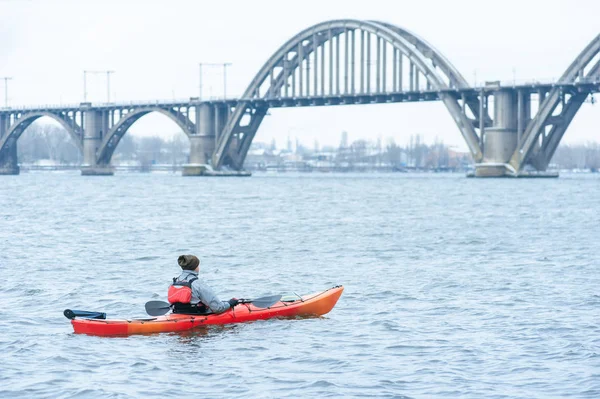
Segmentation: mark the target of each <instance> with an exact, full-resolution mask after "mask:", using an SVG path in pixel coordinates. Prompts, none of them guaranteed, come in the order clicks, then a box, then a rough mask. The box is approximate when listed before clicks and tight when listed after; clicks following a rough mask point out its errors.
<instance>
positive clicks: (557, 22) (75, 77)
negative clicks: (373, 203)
mask: <svg viewBox="0 0 600 399" xmlns="http://www.w3.org/2000/svg"><path fill="white" fill-rule="evenodd" d="M599 16H600V1H598V0H578V1H575V0H571V1H553V0H531V1H524V0H519V1H514V0H503V1H483V0H452V1H433V0H428V1H416V0H413V1H392V0H389V1H377V0H369V1H324V0H320V1H312V0H302V1H293V2H292V1H282V0H279V1H258V0H255V1H234V0H229V1H197V0H196V1H191V0H190V1H187V0H168V1H166V0H144V1H142V0H137V1H136V0H102V1H100V0H78V1H65V0H62V1H59V0H44V1H42V0H29V1H28V0H0V42H1V43H2V46H1V49H2V50H1V51H2V55H1V56H0V77H2V76H10V77H12V78H13V80H11V81H10V82H9V103H10V105H14V106H16V105H34V104H58V103H63V104H70V103H79V102H80V101H82V99H83V70H106V69H110V70H114V71H115V73H114V74H113V75H112V76H111V86H112V87H111V100H116V101H130V100H156V99H172V98H189V97H190V96H197V93H198V83H199V82H198V75H199V73H198V63H199V62H217V63H220V62H231V63H232V65H231V67H229V69H228V72H227V79H228V94H232V95H233V94H237V95H240V94H241V93H242V92H243V91H244V90H245V88H246V86H247V85H248V84H249V82H250V81H251V80H252V78H253V76H254V74H255V73H256V72H257V71H258V70H259V69H260V67H261V66H262V65H263V63H264V62H265V61H266V60H267V59H268V58H269V57H270V56H271V54H272V53H273V52H275V51H276V50H277V49H278V48H279V46H281V45H282V44H283V43H284V42H285V41H287V40H288V39H289V38H290V37H291V36H293V35H295V34H296V33H298V32H299V31H301V30H303V29H305V28H307V27H309V26H311V25H314V24H316V23H318V22H322V21H326V20H330V19H340V18H355V19H375V20H381V21H386V22H390V23H393V24H396V25H399V26H401V27H404V28H407V29H409V30H411V31H413V32H414V33H416V34H417V35H419V36H421V37H422V38H424V39H425V40H427V41H428V42H429V43H431V44H432V45H433V46H435V47H436V48H437V49H438V50H440V51H441V52H442V53H443V54H444V55H445V56H446V57H447V58H448V59H449V60H450V61H451V62H452V63H453V64H454V65H455V66H456V68H457V69H458V70H459V71H460V72H461V73H462V74H463V76H464V77H465V78H466V79H467V80H468V81H469V83H471V84H472V83H473V82H474V81H475V79H476V80H477V81H478V82H482V81H486V80H512V79H513V78H516V80H517V81H520V80H529V79H540V80H542V79H551V78H557V77H559V76H560V75H561V74H562V73H563V72H564V70H565V69H566V68H567V66H568V65H569V64H570V63H571V62H572V61H573V60H574V58H575V57H576V56H577V55H578V54H579V52H580V51H581V50H582V49H583V48H584V47H585V46H586V45H587V44H588V43H589V42H590V40H592V39H593V38H594V37H595V36H596V35H597V34H599V33H600V18H599ZM0 85H2V92H0V93H1V94H2V96H1V98H0V103H1V104H2V106H3V105H4V96H3V94H4V91H3V89H4V87H3V86H4V84H3V81H0ZM204 94H205V95H209V94H213V95H215V96H221V95H222V94H223V88H222V72H221V70H220V69H212V70H210V69H209V68H205V73H204ZM599 97H600V96H599ZM88 100H91V101H92V102H94V101H97V102H102V101H105V100H106V78H105V76H102V75H93V76H90V77H89V78H88ZM131 130H132V132H134V133H135V134H149V133H154V132H160V133H172V132H175V131H177V127H176V125H175V124H174V123H172V122H171V121H169V120H168V119H166V118H165V117H163V116H158V115H156V116H155V115H149V116H147V117H144V118H143V119H142V120H140V121H139V122H138V123H137V124H135V125H134V126H133V127H132V129H131ZM344 130H345V131H347V132H348V135H349V138H350V139H351V140H354V139H357V138H367V139H373V140H375V139H376V138H377V137H379V136H381V137H383V138H385V137H394V138H395V139H396V140H397V141H398V142H400V143H405V142H407V141H408V137H409V136H410V135H411V134H423V135H424V137H425V140H426V141H429V142H431V141H433V140H434V139H435V137H439V138H440V139H441V140H444V142H446V143H448V144H451V145H456V146H459V147H460V148H466V145H465V143H464V141H463V139H462V137H461V135H460V133H459V131H458V128H457V127H456V125H455V123H454V122H453V121H452V118H451V117H450V115H449V113H448V112H447V110H446V109H445V107H444V106H443V105H442V104H441V103H439V102H435V103H421V104H418V103H417V104H415V103H412V104H411V103H406V104H387V105H362V106H358V105H355V106H338V107H320V108H294V109H275V110H272V111H271V112H270V115H269V116H268V117H267V118H266V119H265V121H264V122H263V124H262V126H261V127H260V129H259V132H258V135H257V140H261V141H267V142H268V141H270V140H271V139H272V138H276V140H277V142H278V145H279V146H283V145H284V144H285V141H286V139H287V136H288V135H289V136H291V137H292V139H293V138H294V137H296V136H297V137H299V138H300V140H301V141H302V142H304V143H306V144H309V145H310V144H312V143H313V141H314V140H315V139H318V140H319V141H320V143H321V144H333V145H337V144H338V143H339V140H340V135H341V132H342V131H344ZM588 140H597V141H600V104H596V105H591V104H584V106H583V107H582V109H581V110H580V111H579V113H578V115H577V116H576V118H575V120H574V121H573V123H572V124H571V126H570V128H569V130H567V133H566V135H565V138H564V140H563V141H565V142H570V143H576V142H577V143H579V142H585V141H588Z"/></svg>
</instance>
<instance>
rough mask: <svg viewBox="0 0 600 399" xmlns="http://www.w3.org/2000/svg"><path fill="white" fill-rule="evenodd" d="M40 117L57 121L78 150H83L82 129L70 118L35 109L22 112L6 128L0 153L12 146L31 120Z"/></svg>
mask: <svg viewBox="0 0 600 399" xmlns="http://www.w3.org/2000/svg"><path fill="white" fill-rule="evenodd" d="M42 117H48V118H51V119H53V120H55V121H56V122H58V123H59V124H60V125H61V126H62V127H63V128H64V129H65V130H66V131H67V133H69V135H70V136H71V137H72V138H73V141H74V142H75V145H77V148H79V151H83V141H82V137H83V131H82V129H81V127H80V126H78V125H76V124H75V122H74V121H73V120H72V119H70V118H69V117H67V116H66V115H60V114H55V113H52V112H48V111H35V112H30V113H26V114H23V115H22V116H21V117H20V118H18V119H17V120H16V121H15V122H14V123H13V124H12V125H11V126H10V127H9V128H8V131H7V132H6V134H5V135H4V137H2V138H1V139H0V153H1V152H3V151H4V150H5V149H6V148H7V147H10V146H12V145H13V144H14V143H15V142H16V141H17V140H18V139H19V137H21V135H22V134H23V132H24V131H25V130H26V129H27V128H28V127H29V126H30V125H31V124H32V123H33V122H35V121H36V120H38V119H39V118H42Z"/></svg>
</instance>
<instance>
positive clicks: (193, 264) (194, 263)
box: [177, 255, 200, 270]
mask: <svg viewBox="0 0 600 399" xmlns="http://www.w3.org/2000/svg"><path fill="white" fill-rule="evenodd" d="M177 263H179V266H181V268H182V269H183V270H195V269H196V268H197V267H198V266H199V265H200V259H198V258H197V257H196V256H194V255H181V256H180V257H179V258H177Z"/></svg>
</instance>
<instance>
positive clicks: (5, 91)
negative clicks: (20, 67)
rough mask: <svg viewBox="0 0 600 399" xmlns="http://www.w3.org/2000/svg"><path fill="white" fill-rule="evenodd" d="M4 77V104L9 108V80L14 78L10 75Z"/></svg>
mask: <svg viewBox="0 0 600 399" xmlns="http://www.w3.org/2000/svg"><path fill="white" fill-rule="evenodd" d="M2 79H4V106H5V107H6V108H8V81H9V80H12V78H11V77H10V76H5V77H3V78H2Z"/></svg>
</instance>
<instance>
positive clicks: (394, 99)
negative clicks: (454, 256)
mask: <svg viewBox="0 0 600 399" xmlns="http://www.w3.org/2000/svg"><path fill="white" fill-rule="evenodd" d="M556 87H559V88H562V89H564V90H567V91H571V90H575V91H586V92H592V93H598V92H600V80H598V81H585V82H575V83H530V84H514V85H506V84H496V83H490V84H487V85H485V86H478V87H465V88H452V89H446V90H419V91H398V92H381V93H369V94H360V93H357V94H354V95H348V94H343V95H327V96H309V97H306V96H302V97H299V96H298V97H273V98H270V97H265V98H226V99H211V100H207V101H200V100H198V99H197V98H194V97H192V98H190V99H188V100H172V101H170V100H166V101H158V100H157V101H131V102H120V103H81V104H78V105H77V104H69V105H60V104H53V105H32V106H23V107H4V108H0V114H14V113H20V112H33V111H38V112H39V111H54V112H75V111H85V110H90V109H95V110H122V109H134V108H135V109H139V108H156V107H160V108H177V107H189V106H191V105H200V104H221V105H225V104H226V105H228V106H230V107H235V106H236V105H238V104H239V103H241V102H245V103H249V104H250V106H253V107H260V106H268V107H270V108H282V107H312V106H324V105H350V104H381V103H400V102H422V101H437V100H439V99H440V94H442V93H448V94H453V95H457V96H461V95H465V96H470V95H471V96H472V95H478V94H480V93H481V92H483V93H486V94H487V93H492V92H495V91H498V90H523V91H526V92H536V91H541V90H544V91H549V90H551V89H553V88H556Z"/></svg>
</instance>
